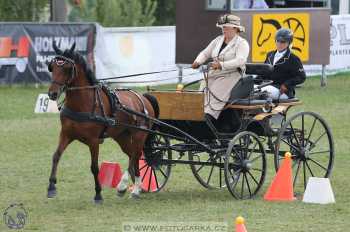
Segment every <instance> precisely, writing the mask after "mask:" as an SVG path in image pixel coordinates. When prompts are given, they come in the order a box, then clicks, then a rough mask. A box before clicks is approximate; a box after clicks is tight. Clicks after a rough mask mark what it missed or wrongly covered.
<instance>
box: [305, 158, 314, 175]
mask: <svg viewBox="0 0 350 232" xmlns="http://www.w3.org/2000/svg"><path fill="white" fill-rule="evenodd" d="M305 164H306V167H307V169H309V172H310V174H311V176H315V175H314V174H313V173H312V170H311V168H310V166H309V164H308V163H307V161H306V160H305Z"/></svg>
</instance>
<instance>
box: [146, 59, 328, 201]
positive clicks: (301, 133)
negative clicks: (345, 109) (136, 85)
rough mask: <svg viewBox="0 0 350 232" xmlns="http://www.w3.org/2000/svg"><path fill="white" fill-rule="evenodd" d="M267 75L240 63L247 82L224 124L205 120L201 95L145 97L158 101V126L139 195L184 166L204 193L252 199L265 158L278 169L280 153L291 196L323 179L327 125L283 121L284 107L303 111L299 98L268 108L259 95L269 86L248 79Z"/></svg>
mask: <svg viewBox="0 0 350 232" xmlns="http://www.w3.org/2000/svg"><path fill="white" fill-rule="evenodd" d="M270 71H271V66H269V65H265V64H247V71H246V76H244V77H243V78H242V79H241V80H240V81H239V82H238V84H237V85H236V86H235V87H234V89H233V90H232V93H231V98H230V100H229V102H227V104H226V106H225V109H224V111H223V112H222V113H221V115H220V117H219V120H218V121H219V122H220V121H221V122H225V123H224V125H220V124H216V125H214V123H213V122H212V121H211V120H210V119H209V118H207V117H206V116H205V114H204V107H203V106H204V94H203V92H200V91H193V90H184V89H182V90H149V94H151V95H152V96H154V97H155V98H156V99H157V101H158V104H159V119H158V120H155V126H154V131H153V133H151V134H150V135H149V137H148V139H147V141H146V143H145V146H144V156H143V158H142V159H144V162H143V164H144V165H141V166H140V171H141V175H142V180H145V178H146V177H147V178H146V180H147V182H148V183H146V190H148V191H151V192H154V191H160V190H161V189H162V188H163V187H164V186H165V185H166V183H167V181H168V179H169V177H170V173H171V169H172V167H173V166H174V165H176V164H188V165H189V166H190V168H191V171H192V173H193V175H194V177H195V178H196V180H197V181H198V182H199V183H200V184H201V185H202V186H204V187H205V188H209V189H212V188H227V189H228V190H229V192H230V193H231V194H232V196H233V197H234V198H237V199H248V198H252V197H254V196H255V195H256V194H257V193H258V191H259V189H260V188H261V187H262V185H263V183H264V180H265V177H266V175H267V172H268V171H267V166H268V159H267V155H272V156H273V165H274V167H275V169H276V170H278V168H279V166H280V163H281V160H282V159H283V158H284V154H285V153H286V152H290V153H291V154H292V157H291V158H292V161H293V185H294V188H295V189H298V188H299V189H305V188H306V184H307V180H308V177H310V176H315V177H329V175H330V174H331V170H332V166H333V160H334V144H333V137H332V134H331V131H330V128H329V126H328V125H327V123H326V122H325V120H324V119H323V118H322V117H321V116H320V115H318V114H316V113H314V112H298V113H296V114H294V115H292V116H289V115H288V117H287V113H288V111H289V109H290V108H291V107H293V106H298V105H301V104H302V102H301V101H300V100H299V99H297V98H293V99H287V100H278V101H272V100H271V99H269V98H268V96H267V95H266V94H264V93H263V92H262V91H261V88H262V87H263V86H266V85H268V84H271V82H267V83H266V82H264V83H259V85H254V83H255V82H256V80H255V79H254V78H253V75H260V74H266V73H268V72H270ZM204 75H207V72H205V71H204ZM227 122H229V123H228V124H227ZM227 125H229V126H227ZM152 182H153V183H152ZM144 186H145V185H144Z"/></svg>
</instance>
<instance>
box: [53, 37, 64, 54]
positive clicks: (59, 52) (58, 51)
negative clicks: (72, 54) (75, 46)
mask: <svg viewBox="0 0 350 232" xmlns="http://www.w3.org/2000/svg"><path fill="white" fill-rule="evenodd" d="M52 47H53V50H55V52H56V54H57V55H62V51H61V50H60V49H59V48H58V47H57V45H56V40H53V43H52Z"/></svg>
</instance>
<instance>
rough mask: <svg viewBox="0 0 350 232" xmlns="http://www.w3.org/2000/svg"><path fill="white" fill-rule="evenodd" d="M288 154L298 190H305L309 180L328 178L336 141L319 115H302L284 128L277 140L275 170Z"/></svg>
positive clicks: (284, 125) (289, 120) (295, 117)
mask: <svg viewBox="0 0 350 232" xmlns="http://www.w3.org/2000/svg"><path fill="white" fill-rule="evenodd" d="M287 151H289V152H290V153H291V154H292V160H293V166H292V167H293V186H294V188H295V189H296V188H301V187H302V188H303V190H304V189H305V188H306V184H307V181H308V177H312V176H314V177H329V175H330V173H331V171H332V167H333V160H334V145H333V137H332V134H331V131H330V129H329V127H328V125H327V123H326V122H325V120H324V119H323V118H322V117H321V116H319V115H318V114H316V113H313V112H300V113H298V114H296V115H294V116H292V117H291V118H290V119H288V120H287V121H286V122H285V123H284V124H283V126H282V128H281V129H280V132H279V135H278V137H277V140H276V149H275V156H274V158H275V159H274V162H275V168H276V170H278V167H279V165H280V163H281V161H282V159H283V157H284V154H285V152H287Z"/></svg>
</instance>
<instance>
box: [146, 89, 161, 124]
mask: <svg viewBox="0 0 350 232" xmlns="http://www.w3.org/2000/svg"><path fill="white" fill-rule="evenodd" d="M143 96H144V97H145V98H147V100H148V101H149V102H150V103H151V105H152V107H153V110H154V117H155V118H158V117H159V105H158V101H157V98H156V97H155V96H153V95H151V94H149V93H144V94H143Z"/></svg>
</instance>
